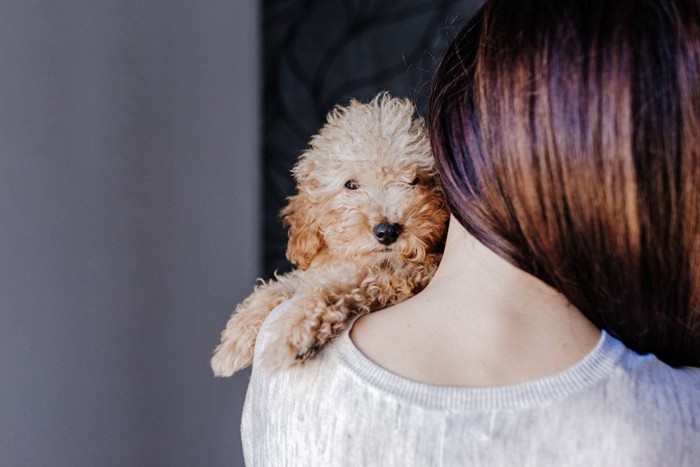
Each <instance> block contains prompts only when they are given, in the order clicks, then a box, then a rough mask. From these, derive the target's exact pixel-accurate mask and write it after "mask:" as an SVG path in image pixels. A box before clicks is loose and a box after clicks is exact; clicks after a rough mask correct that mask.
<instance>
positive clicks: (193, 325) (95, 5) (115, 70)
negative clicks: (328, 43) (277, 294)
mask: <svg viewBox="0 0 700 467" xmlns="http://www.w3.org/2000/svg"><path fill="white" fill-rule="evenodd" d="M256 3H257V2H255V1H253V0H235V1H230V0H211V1H185V0H148V1H130V0H122V1H117V0H74V1H70V0H45V1H39V0H3V1H0V465H2V466H3V467H4V466H11V467H20V466H32V467H34V466H179V465H182V466H223V465H241V464H242V458H241V454H240V440H239V435H238V424H239V416H240V405H241V403H242V400H243V396H244V391H245V386H246V384H247V377H248V375H247V373H246V374H241V375H238V377H234V378H233V379H231V380H215V379H214V378H212V376H211V372H210V370H209V367H208V359H209V356H210V352H211V350H212V348H213V346H214V345H215V343H216V340H217V338H218V332H219V330H220V329H221V327H222V326H223V325H224V323H225V321H226V319H227V317H228V315H229V313H230V311H231V309H232V308H233V306H234V305H235V303H236V302H237V301H238V300H240V299H241V298H242V297H244V296H245V295H246V294H247V293H248V292H249V290H250V287H251V286H252V284H253V280H254V278H255V277H256V275H257V273H258V264H259V255H258V251H259V230H260V229H259V228H258V224H259V222H258V221H259V219H258V217H259V214H258V211H259V209H258V208H259V200H258V194H259V192H260V189H259V186H258V185H259V182H258V162H257V161H258V156H257V151H258V136H257V131H258V126H259V125H258V100H257V99H258V86H257V83H258V74H259V73H258V58H257V52H258V41H257V33H258V31H257V29H258V11H257V6H256Z"/></svg>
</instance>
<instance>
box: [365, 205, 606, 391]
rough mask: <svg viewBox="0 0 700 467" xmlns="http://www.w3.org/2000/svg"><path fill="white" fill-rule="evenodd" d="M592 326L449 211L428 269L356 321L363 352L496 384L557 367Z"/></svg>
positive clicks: (448, 378)
mask: <svg viewBox="0 0 700 467" xmlns="http://www.w3.org/2000/svg"><path fill="white" fill-rule="evenodd" d="M599 338H600V331H599V330H598V329H597V328H596V327H595V326H594V325H593V324H592V323H591V322H590V321H588V320H587V319H586V318H585V317H584V316H583V315H582V314H581V312H580V311H579V310H577V309H576V308H574V307H573V306H571V305H570V304H569V303H568V302H567V301H566V299H565V298H564V297H563V296H561V295H560V294H559V293H558V292H556V291H555V290H554V289H552V288H551V287H549V286H547V285H545V284H544V283H543V282H541V281H540V280H538V279H536V278H534V277H533V276H531V275H529V274H527V273H525V272H523V271H521V270H520V269H518V268H516V267H514V266H512V265H511V264H510V263H508V262H507V261H505V260H504V259H502V258H500V257H499V256H497V255H496V254H495V253H493V252H492V251H491V250H489V249H488V248H486V247H485V246H484V245H482V244H481V243H479V242H478V241H477V240H476V239H475V238H474V237H472V236H471V235H470V234H469V233H468V232H467V231H466V230H465V229H464V228H463V227H462V226H461V225H460V224H459V223H458V222H457V221H456V220H455V219H454V218H452V219H451V221H450V229H449V233H448V237H447V244H446V246H445V254H444V256H443V260H442V262H441V263H440V266H439V268H438V270H437V272H436V274H435V277H434V278H433V280H432V281H431V283H430V284H429V285H428V287H427V288H426V289H425V290H424V291H423V292H421V293H420V294H418V295H416V296H415V297H413V298H411V299H409V300H407V301H405V302H403V303H400V304H398V305H396V306H394V307H392V308H389V309H387V310H384V311H382V312H379V313H374V314H372V315H369V316H368V317H365V318H363V319H360V320H358V322H357V323H356V325H355V326H354V328H353V330H352V339H353V341H355V343H356V344H357V346H358V347H359V348H360V350H362V351H363V352H364V353H366V354H367V355H368V357H370V358H372V359H374V360H375V361H377V363H379V364H380V365H382V366H385V367H387V368H388V369H389V370H392V371H394V372H396V373H398V374H401V375H403V376H406V377H409V378H412V379H417V380H421V381H425V382H428V383H433V384H444V385H457V386H496V385H503V384H512V383H516V382H521V381H527V380H531V379H535V378H538V377H543V376H547V375H549V374H553V373H556V372H558V371H562V370H564V369H566V368H568V367H570V366H571V365H573V364H575V363H576V362H578V361H579V360H581V358H583V356H584V355H585V354H586V353H587V352H589V351H590V350H591V349H592V348H593V347H594V346H595V344H596V343H597V342H598V340H599Z"/></svg>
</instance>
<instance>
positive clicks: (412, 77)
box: [263, 0, 480, 275]
mask: <svg viewBox="0 0 700 467" xmlns="http://www.w3.org/2000/svg"><path fill="white" fill-rule="evenodd" d="M479 4H480V1H475V0H462V1H455V0H439V1H436V0H400V1H396V0H393V1H391V0H323V1H321V0H267V1H265V2H264V7H263V38H264V47H263V49H264V61H263V62H264V75H265V83H264V94H263V103H264V111H263V118H264V124H263V170H264V173H263V184H264V198H263V199H264V217H263V221H264V272H265V274H266V275H269V274H271V273H272V271H274V270H279V271H284V270H287V269H289V264H288V263H287V262H286V260H285V257H284V252H285V247H286V243H287V235H286V232H285V230H284V228H283V227H282V224H281V222H280V220H279V217H278V213H279V211H280V209H281V208H282V206H283V205H284V204H285V198H286V197H287V196H289V195H290V194H292V193H293V191H294V182H293V180H292V177H291V175H290V172H289V171H290V169H291V168H292V166H293V165H294V162H295V161H296V159H297V157H298V156H299V154H301V152H302V151H303V150H304V149H305V148H306V145H307V143H308V140H309V137H310V136H311V135H312V134H314V133H315V132H316V131H317V130H318V129H319V127H320V126H321V125H322V123H323V121H324V118H325V115H326V113H327V112H328V111H329V110H330V109H331V108H332V107H333V106H334V105H336V104H347V102H348V101H349V99H350V98H356V99H360V100H367V99H370V98H371V97H373V96H374V95H375V94H376V93H377V92H379V91H382V90H387V91H389V92H391V93H392V94H393V95H395V96H401V97H410V98H411V99H413V100H415V101H416V102H417V103H418V108H419V112H423V111H424V110H425V106H426V100H427V95H428V92H429V87H430V82H431V77H432V74H433V72H434V70H435V67H436V66H437V63H438V60H439V58H440V56H441V55H442V53H443V51H444V49H445V47H446V46H447V44H448V43H449V41H450V40H451V39H452V37H454V35H455V34H456V32H457V31H458V29H459V26H461V25H462V24H463V23H464V22H465V21H466V20H467V19H468V18H469V17H470V16H471V14H473V12H474V10H475V9H476V8H477V7H478V5H479Z"/></svg>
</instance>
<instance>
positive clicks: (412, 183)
mask: <svg viewBox="0 0 700 467" xmlns="http://www.w3.org/2000/svg"><path fill="white" fill-rule="evenodd" d="M419 183H420V178H418V177H416V178H414V179H413V181H412V182H411V183H410V185H411V186H416V185H418V184H419Z"/></svg>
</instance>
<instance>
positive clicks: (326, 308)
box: [262, 289, 355, 371]
mask: <svg viewBox="0 0 700 467" xmlns="http://www.w3.org/2000/svg"><path fill="white" fill-rule="evenodd" d="M346 293H347V292H346ZM354 313H355V310H354V309H353V308H351V307H348V306H347V304H346V302H345V301H344V300H342V299H341V298H340V296H338V295H334V294H333V293H331V292H328V291H324V292H322V293H320V292H319V291H318V289H317V290H316V291H309V292H306V293H303V294H297V295H296V296H295V297H294V302H293V303H292V304H291V305H290V306H289V308H288V309H287V310H285V312H284V313H283V314H282V315H280V317H279V318H278V319H277V321H276V322H275V323H274V325H273V327H272V329H271V331H272V335H273V336H274V337H273V339H272V340H271V341H270V342H269V344H267V345H266V347H265V349H263V354H262V364H263V365H264V366H265V367H266V368H268V369H269V370H271V371H275V370H277V369H280V368H287V367H289V366H292V365H294V364H297V363H303V362H304V361H306V360H307V359H308V358H309V357H311V356H313V355H314V354H315V353H316V352H317V351H318V350H319V349H320V348H321V347H322V346H323V345H324V344H325V343H326V342H328V341H329V340H330V339H331V338H333V337H334V336H336V335H337V334H338V333H339V332H340V331H341V330H343V329H344V328H345V326H346V325H347V322H348V319H349V318H350V316H352V315H353V314H354Z"/></svg>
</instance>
